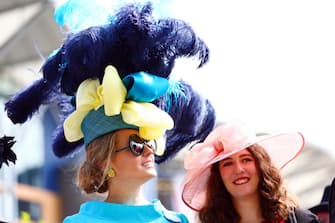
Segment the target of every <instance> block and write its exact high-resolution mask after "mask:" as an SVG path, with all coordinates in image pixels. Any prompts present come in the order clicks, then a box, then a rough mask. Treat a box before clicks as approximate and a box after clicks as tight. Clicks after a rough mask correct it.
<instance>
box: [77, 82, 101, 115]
mask: <svg viewBox="0 0 335 223" xmlns="http://www.w3.org/2000/svg"><path fill="white" fill-rule="evenodd" d="M98 87H99V80H97V79H96V80H92V79H88V80H85V81H83V82H82V83H81V84H80V85H79V88H78V91H77V95H76V107H77V110H78V109H82V110H87V109H93V108H96V107H99V106H100V105H101V103H102V100H101V97H99V95H98V94H97V91H98Z"/></svg>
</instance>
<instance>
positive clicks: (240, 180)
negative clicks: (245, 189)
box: [233, 177, 249, 185]
mask: <svg viewBox="0 0 335 223" xmlns="http://www.w3.org/2000/svg"><path fill="white" fill-rule="evenodd" d="M248 182H249V178H248V177H243V178H238V179H236V180H234V181H233V183H234V184H235V185H243V184H246V183H248Z"/></svg>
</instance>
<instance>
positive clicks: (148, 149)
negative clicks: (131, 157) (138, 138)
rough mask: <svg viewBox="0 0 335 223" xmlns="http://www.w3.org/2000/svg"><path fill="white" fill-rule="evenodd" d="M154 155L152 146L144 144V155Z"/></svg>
mask: <svg viewBox="0 0 335 223" xmlns="http://www.w3.org/2000/svg"><path fill="white" fill-rule="evenodd" d="M153 153H154V150H153V149H152V148H151V147H150V146H148V145H146V144H144V152H143V154H144V155H148V154H153Z"/></svg>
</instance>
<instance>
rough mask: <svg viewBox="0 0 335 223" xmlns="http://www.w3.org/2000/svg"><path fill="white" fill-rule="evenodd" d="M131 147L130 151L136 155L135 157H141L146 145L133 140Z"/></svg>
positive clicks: (130, 143)
mask: <svg viewBox="0 0 335 223" xmlns="http://www.w3.org/2000/svg"><path fill="white" fill-rule="evenodd" d="M129 147H130V151H131V152H132V153H133V154H134V155H135V156H140V155H141V154H142V153H143V151H144V145H143V143H140V142H136V141H133V140H130V141H129Z"/></svg>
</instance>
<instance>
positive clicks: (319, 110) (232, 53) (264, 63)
mask: <svg viewBox="0 0 335 223" xmlns="http://www.w3.org/2000/svg"><path fill="white" fill-rule="evenodd" d="M175 2H176V3H177V4H178V6H176V5H174V6H173V8H174V13H175V16H177V17H179V18H182V19H184V20H186V21H188V22H189V23H190V24H191V25H192V26H193V27H194V29H195V30H196V31H197V33H198V34H199V35H200V36H201V37H202V38H203V39H204V40H205V41H206V42H207V44H208V45H209V47H210V50H211V58H210V62H209V63H208V64H207V65H206V66H205V67H204V68H203V69H200V70H199V71H197V72H196V73H195V74H194V73H192V72H190V69H189V68H188V69H185V71H186V70H187V72H189V74H188V75H187V77H186V80H189V81H190V82H191V83H193V84H194V86H196V88H197V89H200V91H201V92H202V93H203V94H204V95H205V96H207V97H209V99H210V100H211V101H212V102H213V104H214V105H215V108H216V109H217V113H218V118H219V119H220V120H222V121H227V120H230V119H239V120H243V121H248V122H251V123H252V125H253V126H255V128H256V129H259V130H262V131H263V130H289V131H300V132H302V133H303V134H304V135H305V137H306V139H307V141H309V142H312V143H315V144H317V145H320V146H322V147H324V149H326V150H328V151H330V152H331V153H332V154H333V155H334V156H335V140H333V138H334V134H335V133H334V131H333V129H334V126H335V106H334V102H335V87H334V83H335V81H334V80H333V79H334V74H335V13H334V11H335V1H323V0H317V1H316V0H315V1H309V0H300V1H297V0H281V1H269V0H263V1H259V0H253V1H215V0H207V1H206V2H205V3H206V4H204V2H200V1H191V0H183V1H180V0H179V1H178V0H175ZM187 7H188V8H191V9H187ZM175 9H178V10H175ZM184 64H185V63H184V62H183V65H184ZM194 66H195V65H194V64H192V66H191V68H192V69H193V68H194ZM178 69H180V70H182V71H184V68H178Z"/></svg>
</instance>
